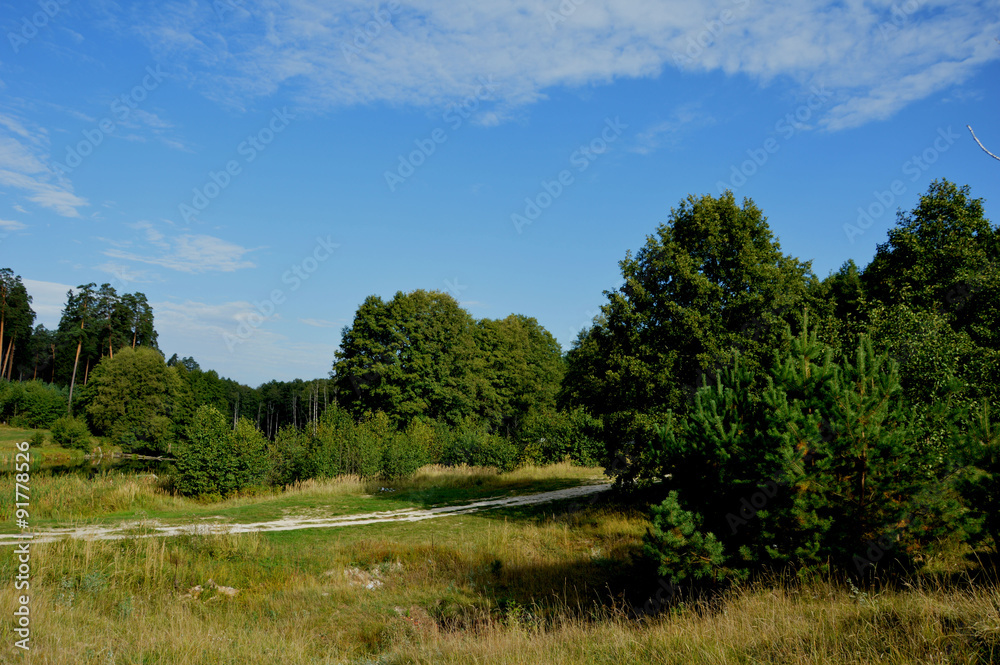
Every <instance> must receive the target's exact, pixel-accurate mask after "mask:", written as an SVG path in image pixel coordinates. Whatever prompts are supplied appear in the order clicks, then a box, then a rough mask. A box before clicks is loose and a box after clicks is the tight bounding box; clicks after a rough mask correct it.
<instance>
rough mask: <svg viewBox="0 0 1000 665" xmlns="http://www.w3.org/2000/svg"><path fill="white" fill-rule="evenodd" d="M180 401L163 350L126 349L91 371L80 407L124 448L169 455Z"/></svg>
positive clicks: (100, 431)
mask: <svg viewBox="0 0 1000 665" xmlns="http://www.w3.org/2000/svg"><path fill="white" fill-rule="evenodd" d="M180 397H181V382H180V379H179V377H178V376H177V372H176V371H175V370H174V368H172V367H167V364H166V362H165V361H164V359H163V356H162V355H161V354H160V352H159V351H155V350H153V349H151V348H145V347H139V348H137V349H134V350H133V349H132V348H130V347H124V348H123V349H121V350H120V351H119V352H118V353H117V354H115V355H114V356H110V355H108V356H105V357H104V359H103V360H101V361H100V363H98V365H97V366H96V367H95V368H94V369H93V371H92V372H91V376H90V381H89V382H88V384H87V385H86V387H85V388H84V389H83V390H82V391H81V394H80V400H79V406H80V407H81V409H82V410H83V412H84V413H86V414H87V420H88V422H89V423H90V426H91V428H92V429H93V431H94V432H96V433H97V434H98V435H100V436H106V437H108V438H110V439H111V440H112V441H113V442H114V443H115V444H117V445H120V446H122V448H123V449H124V450H126V451H140V450H141V451H144V452H153V453H169V452H171V450H172V448H173V444H174V442H175V440H176V435H177V433H176V431H175V425H174V413H175V410H176V408H177V403H178V400H179V399H180Z"/></svg>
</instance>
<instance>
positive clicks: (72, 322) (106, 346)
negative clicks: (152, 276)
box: [0, 268, 332, 452]
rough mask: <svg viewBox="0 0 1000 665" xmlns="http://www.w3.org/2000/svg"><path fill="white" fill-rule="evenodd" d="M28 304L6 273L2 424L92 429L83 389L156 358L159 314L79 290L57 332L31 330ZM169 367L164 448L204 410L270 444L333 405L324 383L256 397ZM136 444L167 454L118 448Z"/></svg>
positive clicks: (113, 295) (127, 297)
mask: <svg viewBox="0 0 1000 665" xmlns="http://www.w3.org/2000/svg"><path fill="white" fill-rule="evenodd" d="M31 304H32V297H31V295H30V294H29V293H28V290H27V289H26V287H25V285H24V283H23V281H22V279H21V277H20V276H19V275H15V274H14V273H13V271H12V270H11V269H9V268H3V269H0V422H5V423H8V424H10V425H15V426H23V427H41V428H48V427H51V426H52V424H53V423H54V422H55V421H56V419H58V418H60V417H64V416H68V415H69V414H70V413H71V412H72V413H73V414H75V415H77V416H80V417H81V419H84V420H87V419H89V416H88V414H87V408H86V407H87V406H88V403H89V399H84V401H83V403H81V402H80V399H81V387H84V388H85V387H86V386H88V385H89V384H90V382H91V378H92V376H93V374H94V371H95V368H96V367H97V366H98V365H99V364H100V363H101V361H102V360H103V359H113V358H114V356H115V355H116V354H118V353H119V352H120V351H121V350H122V349H133V350H134V349H138V348H147V349H153V350H156V351H158V350H159V347H158V342H157V339H158V334H157V332H156V328H155V325H154V313H153V309H152V307H151V306H150V305H149V303H148V302H147V300H146V296H145V294H143V293H141V292H136V293H124V294H119V293H118V292H117V291H116V290H115V288H114V287H113V286H111V285H110V284H102V285H101V286H100V287H98V286H96V284H93V283H90V284H83V285H80V286H78V287H76V288H75V289H73V290H71V291H70V292H68V293H67V295H66V303H65V305H64V307H63V311H62V315H61V317H60V320H59V324H58V326H57V327H56V329H55V330H49V329H47V328H46V327H45V326H44V325H37V326H36V325H34V322H35V318H36V314H35V311H34V309H33V308H32V306H31ZM166 365H167V366H169V367H175V368H176V369H175V370H174V372H175V373H176V374H177V377H176V378H177V381H173V380H171V381H168V385H170V386H174V385H175V384H176V385H177V386H180V388H178V389H177V391H176V392H171V393H170V394H169V395H168V396H165V397H164V398H163V405H162V408H163V415H167V414H169V416H168V417H169V418H170V419H171V420H172V427H173V432H172V433H170V434H169V435H168V434H162V435H160V436H159V437H158V440H160V441H171V440H174V439H176V438H177V436H179V434H178V432H182V431H183V428H184V427H185V426H186V424H187V421H188V420H189V419H190V414H192V413H194V411H195V410H196V409H197V408H198V407H199V406H201V405H212V406H214V407H215V408H217V409H219V410H220V411H221V412H222V413H227V414H230V415H231V416H233V418H239V417H240V416H241V415H246V416H248V417H250V419H251V420H252V422H254V423H256V424H257V425H258V426H259V427H260V428H261V429H262V430H263V431H264V432H265V433H267V435H268V436H271V437H273V436H274V435H275V434H276V433H277V432H278V431H279V430H280V429H281V428H282V427H284V426H285V425H287V424H291V425H293V426H299V425H302V424H303V423H306V422H309V421H314V420H316V418H318V414H320V413H322V412H323V410H324V409H325V408H326V406H327V405H329V403H330V401H331V399H332V395H331V394H330V391H329V380H328V379H326V378H323V379H316V380H314V381H302V380H295V381H289V382H280V381H271V382H268V383H266V384H263V385H261V386H259V387H257V388H251V387H249V386H246V385H243V384H240V383H238V382H236V381H233V380H231V379H226V378H222V377H220V376H219V375H218V373H216V372H215V371H214V370H207V371H202V369H201V368H200V367H199V365H198V363H197V362H196V361H195V360H194V359H193V358H191V357H185V358H178V357H177V354H174V355H173V356H172V357H171V358H170V359H169V360H168V361H166ZM135 378H136V380H140V381H141V380H142V379H143V377H135ZM130 379H131V377H130ZM178 381H179V382H178ZM171 390H173V389H171ZM123 399H127V395H124V394H123ZM174 415H178V418H177V419H175V418H173V416H174ZM90 425H91V427H92V429H94V431H95V432H97V433H101V434H103V433H104V431H105V428H103V427H101V426H98V425H97V424H96V423H94V422H92V421H91V422H90ZM117 429H121V428H120V427H118V428H116V430H117ZM137 442H138V444H139V445H140V448H141V452H162V451H160V450H158V449H150V448H145V447H143V444H148V443H150V441H147V440H146V439H144V438H138V439H137V440H136V441H132V440H131V439H130V438H126V440H125V441H123V442H120V441H115V443H122V444H123V445H125V446H126V447H128V446H130V445H133V444H136V443H137ZM81 445H82V444H81Z"/></svg>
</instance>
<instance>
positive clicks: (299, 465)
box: [267, 427, 318, 487]
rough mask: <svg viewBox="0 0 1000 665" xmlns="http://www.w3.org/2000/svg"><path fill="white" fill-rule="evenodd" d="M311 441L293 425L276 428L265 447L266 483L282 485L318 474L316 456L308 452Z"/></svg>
mask: <svg viewBox="0 0 1000 665" xmlns="http://www.w3.org/2000/svg"><path fill="white" fill-rule="evenodd" d="M311 442H312V440H311V437H309V436H308V435H307V434H306V433H305V432H302V431H301V430H297V429H295V428H293V427H282V428H281V429H280V430H278V434H277V435H276V436H275V437H274V441H272V442H271V443H269V444H268V447H267V450H268V458H269V460H270V464H269V467H268V472H267V484H268V485H272V486H277V487H283V486H285V485H289V484H291V483H294V482H297V481H300V480H305V479H307V478H312V477H314V476H316V475H318V468H317V464H316V458H315V457H313V456H312V455H311V454H310V452H311V451H310V443H311Z"/></svg>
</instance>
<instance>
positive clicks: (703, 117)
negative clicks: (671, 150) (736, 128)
mask: <svg viewBox="0 0 1000 665" xmlns="http://www.w3.org/2000/svg"><path fill="white" fill-rule="evenodd" d="M714 122H715V119H714V118H713V117H712V116H710V115H708V113H707V112H706V111H704V110H703V109H702V108H701V107H700V106H699V105H698V104H694V103H690V104H683V105H681V106H679V107H678V108H677V109H675V110H674V112H673V113H671V114H670V116H669V117H668V118H667V119H666V120H663V121H662V122H658V123H656V124H654V125H652V126H651V127H647V128H646V129H644V130H643V131H641V132H639V134H638V136H637V137H636V143H635V145H634V146H633V147H632V151H633V152H637V153H639V154H642V155H645V154H648V153H650V152H653V151H654V150H656V149H658V148H660V147H662V146H664V145H673V144H676V143H678V142H679V141H680V140H681V138H682V137H683V136H684V135H686V134H688V133H689V132H691V131H693V130H695V129H698V128H699V127H707V126H709V125H711V124H713V123H714Z"/></svg>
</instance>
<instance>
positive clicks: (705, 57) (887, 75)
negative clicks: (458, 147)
mask: <svg viewBox="0 0 1000 665" xmlns="http://www.w3.org/2000/svg"><path fill="white" fill-rule="evenodd" d="M241 4H242V7H243V8H245V11H244V10H240V11H234V12H231V13H227V15H226V16H225V17H224V19H223V20H220V17H219V16H217V13H216V12H213V11H212V10H211V8H210V7H209V6H208V5H202V4H199V3H190V2H166V3H159V4H156V5H151V4H144V5H139V6H135V7H134V8H133V9H132V10H131V13H130V14H129V15H128V16H122V17H118V20H120V21H121V22H122V27H123V28H125V29H132V30H134V31H136V32H137V33H138V34H139V35H140V36H141V38H142V39H144V40H145V41H146V43H147V44H148V45H149V47H150V49H151V50H152V52H153V54H154V57H156V58H157V59H160V60H164V61H169V62H171V63H176V67H177V70H178V72H180V75H181V76H183V77H186V78H187V79H188V80H189V81H190V82H191V83H192V84H193V85H195V86H197V87H199V88H200V89H202V90H203V91H204V94H206V95H207V96H208V97H210V98H212V99H215V100H217V101H220V102H223V103H225V104H228V105H231V106H234V107H237V108H242V107H245V106H247V105H249V104H252V103H253V102H254V101H255V100H257V99H260V98H262V97H266V96H268V95H271V94H273V93H275V92H276V91H278V90H279V89H286V90H288V91H290V92H291V94H292V95H293V97H295V98H296V102H297V104H298V105H299V107H300V108H301V109H302V110H303V111H308V110H313V111H317V112H322V111H325V110H329V109H331V108H336V107H341V106H345V105H353V104H364V103H372V102H389V103H393V104H411V105H417V106H443V105H445V104H447V103H450V102H453V101H455V100H457V99H460V98H462V97H465V96H467V95H470V94H473V93H474V92H475V89H476V86H477V78H478V77H480V76H490V75H492V76H493V77H494V78H495V80H496V81H497V82H498V83H499V85H500V87H499V90H498V95H499V98H498V100H497V101H496V103H495V108H493V109H490V110H488V111H487V112H488V113H492V114H493V115H491V116H489V117H491V118H493V119H495V120H500V119H502V118H504V117H507V116H508V115H509V112H510V109H513V108H517V107H519V106H523V105H525V104H529V103H532V102H535V101H537V100H539V99H542V98H544V97H545V95H546V94H547V92H548V91H549V90H551V89H553V88H555V87H558V86H582V85H590V84H600V83H606V82H611V81H613V80H615V79H618V78H635V77H647V76H656V75H658V74H659V73H660V72H661V71H662V70H663V69H664V68H666V67H680V68H683V69H685V70H687V71H704V72H711V71H722V72H725V73H726V74H730V75H737V74H740V75H745V76H748V77H751V78H753V79H755V80H758V81H760V82H761V84H764V85H766V84H769V83H771V82H772V81H774V80H776V79H779V78H782V79H786V80H788V81H790V82H792V84H793V85H798V86H800V87H801V89H802V90H803V91H806V90H807V89H808V87H809V86H811V85H813V84H816V83H821V84H824V85H827V86H828V87H830V88H831V89H832V90H833V92H834V95H835V99H836V101H835V103H834V104H833V105H832V106H831V107H830V108H829V109H828V110H827V111H826V112H825V116H823V117H822V118H821V119H820V126H821V127H824V128H826V129H830V130H837V129H844V128H847V127H853V126H856V125H859V124H862V123H865V122H869V121H872V120H879V119H884V118H887V117H890V116H891V115H892V114H894V113H896V112H897V111H898V110H899V109H901V108H902V107H904V106H905V105H906V104H908V103H910V102H913V101H915V100H918V99H922V98H924V97H926V96H928V95H930V94H932V93H934V92H935V91H940V90H943V89H945V88H947V87H949V86H951V85H952V84H954V83H956V82H960V81H962V80H964V79H965V78H967V77H968V76H970V75H971V74H972V73H973V72H975V71H976V70H977V69H978V68H979V66H980V65H982V64H984V63H986V62H988V61H991V60H996V59H998V58H1000V49H997V48H996V44H995V43H994V42H993V39H992V38H993V36H995V34H996V33H997V32H998V29H1000V14H998V13H997V12H996V5H995V2H993V1H992V0H973V1H970V2H965V3H958V4H956V3H953V2H950V1H946V0H922V1H921V2H919V3H918V4H917V5H916V9H915V10H914V11H910V13H908V14H905V15H903V16H902V18H900V15H899V10H898V8H897V11H896V14H893V8H894V7H895V5H894V4H893V3H891V2H890V1H889V0H849V1H848V2H835V1H832V0H779V1H777V2H772V3H767V4H766V6H765V5H763V4H761V3H757V2H753V1H752V0H714V1H708V2H702V3H697V4H695V3H690V2H682V1H681V0H673V1H662V0H632V1H630V2H624V1H622V0H587V2H584V3H582V4H579V6H576V5H577V4H578V3H562V5H560V4H559V3H556V2H544V3H538V2H529V1H528V0H482V1H481V2H476V3H464V4H456V3H454V2H452V1H450V0H447V1H446V0H410V1H409V2H405V3H403V5H402V9H401V11H399V12H397V13H394V14H391V15H390V14H389V13H388V12H386V11H384V10H385V9H386V7H387V5H386V4H384V3H382V4H378V5H375V4H373V3H371V2H369V1H368V0H345V1H344V2H339V3H333V4H331V3H326V2H321V1H320V0H295V1H279V0H247V2H244V3H241ZM897 4H898V3H897ZM570 5H572V6H574V7H576V8H575V9H574V10H573V11H572V12H567V11H563V10H561V9H560V7H562V6H570ZM907 6H909V5H907ZM376 8H381V9H382V10H383V13H382V14H381V16H382V19H383V24H382V25H378V24H376V23H372V21H374V20H375V19H374V17H373V11H374V10H375V9H376ZM386 17H388V18H389V21H386V20H385V19H386ZM126 26H127V27H126ZM887 26H889V27H887ZM366 28H367V29H368V37H365V36H364V34H365V32H364V31H365V29H366Z"/></svg>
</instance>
